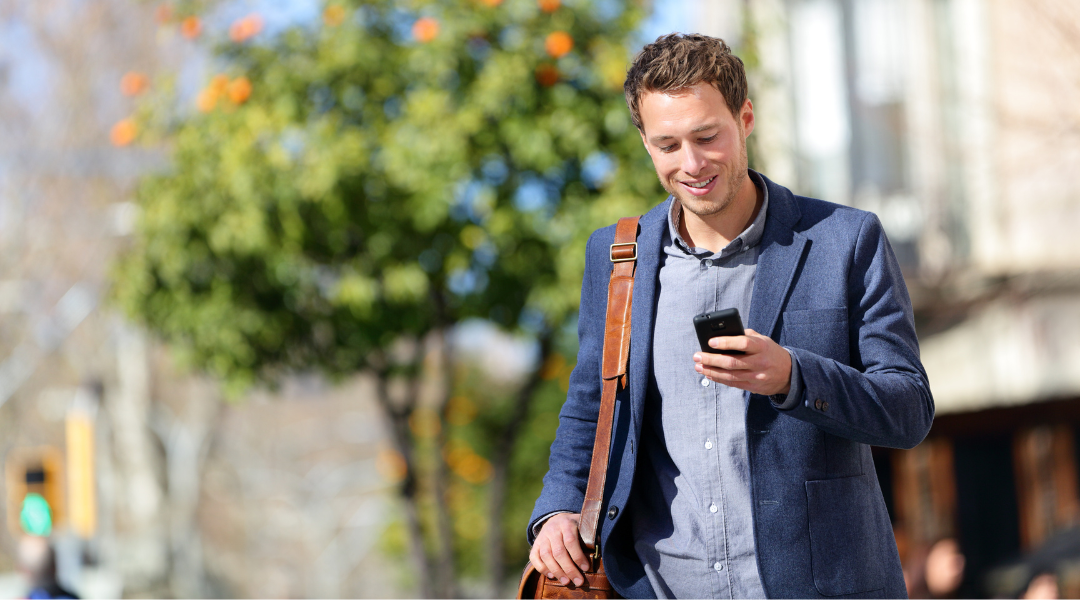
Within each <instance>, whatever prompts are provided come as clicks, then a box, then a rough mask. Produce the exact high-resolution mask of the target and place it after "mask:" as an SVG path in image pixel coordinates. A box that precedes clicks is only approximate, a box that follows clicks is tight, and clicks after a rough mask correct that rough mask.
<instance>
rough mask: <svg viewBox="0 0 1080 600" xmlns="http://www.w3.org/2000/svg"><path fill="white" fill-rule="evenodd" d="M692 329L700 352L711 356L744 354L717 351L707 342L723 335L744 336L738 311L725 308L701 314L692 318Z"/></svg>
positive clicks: (732, 351)
mask: <svg viewBox="0 0 1080 600" xmlns="http://www.w3.org/2000/svg"><path fill="white" fill-rule="evenodd" d="M694 329H695V330H697V337H698V343H699V344H701V351H702V352H712V353H713V354H746V353H745V352H743V351H742V350H717V349H716V348H713V347H711V346H709V340H710V339H712V338H714V337H720V336H723V335H744V334H745V332H744V331H743V325H742V319H741V318H740V317H739V309H737V308H725V309H723V310H714V311H712V312H707V313H701V314H700V315H698V316H696V317H694Z"/></svg>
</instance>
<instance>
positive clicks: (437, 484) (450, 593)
mask: <svg viewBox="0 0 1080 600" xmlns="http://www.w3.org/2000/svg"><path fill="white" fill-rule="evenodd" d="M435 335H436V343H437V352H438V353H439V359H440V360H439V383H440V385H439V389H438V394H439V396H438V405H437V406H436V412H437V414H438V415H439V421H440V423H441V424H442V426H440V427H439V433H438V435H436V436H435V437H436V444H435V456H434V467H433V469H434V471H433V473H432V478H433V480H434V493H435V523H436V527H437V529H438V531H439V587H440V589H439V592H440V593H441V594H442V597H443V598H458V597H460V596H461V594H459V593H458V591H457V581H456V580H455V577H454V574H455V569H454V521H453V517H451V516H450V511H449V510H448V508H447V502H446V490H447V479H448V475H449V474H448V473H447V468H446V460H444V459H443V456H442V449H443V448H445V447H446V443H447V438H446V426H445V424H446V422H447V420H446V408H447V406H448V405H449V400H450V394H451V393H452V391H453V389H454V369H453V364H452V361H451V359H450V342H449V340H448V339H447V332H446V329H440V330H439V331H437V332H436V334H435Z"/></svg>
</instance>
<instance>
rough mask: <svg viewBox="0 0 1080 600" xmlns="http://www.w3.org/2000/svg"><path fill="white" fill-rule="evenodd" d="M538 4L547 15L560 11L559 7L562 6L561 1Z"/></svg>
mask: <svg viewBox="0 0 1080 600" xmlns="http://www.w3.org/2000/svg"><path fill="white" fill-rule="evenodd" d="M537 4H539V5H540V10H542V11H544V12H546V13H553V12H555V11H557V10H559V7H560V6H562V2H561V1H560V0H538V1H537Z"/></svg>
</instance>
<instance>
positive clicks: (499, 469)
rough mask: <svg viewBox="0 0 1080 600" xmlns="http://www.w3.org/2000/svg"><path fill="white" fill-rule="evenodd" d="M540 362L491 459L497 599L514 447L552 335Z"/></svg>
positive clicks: (492, 571)
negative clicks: (504, 519) (507, 489)
mask: <svg viewBox="0 0 1080 600" xmlns="http://www.w3.org/2000/svg"><path fill="white" fill-rule="evenodd" d="M538 341H539V342H540V360H539V362H538V364H537V366H536V369H534V370H533V372H532V374H531V375H530V376H529V379H528V380H527V381H526V382H525V383H524V385H522V387H521V389H520V390H518V393H517V401H516V403H515V404H514V410H513V412H512V413H511V415H510V418H509V420H507V422H506V425H505V427H503V430H502V432H501V434H500V435H499V439H498V440H497V441H496V443H495V452H494V453H493V455H492V457H491V467H492V477H491V486H490V488H489V489H490V494H491V496H490V505H489V506H490V515H491V518H490V525H489V526H488V536H487V537H488V541H487V550H488V555H487V563H488V575H489V577H490V579H489V585H490V586H491V595H492V597H494V598H502V597H505V596H506V594H505V593H504V592H507V591H508V590H504V589H503V586H504V585H506V549H505V544H504V543H503V541H504V539H505V538H506V536H505V532H504V531H503V516H504V514H505V513H506V488H507V486H508V485H509V483H510V460H511V457H512V456H513V453H514V444H515V442H516V441H517V439H518V434H519V433H520V431H521V427H522V426H523V425H524V424H525V421H526V419H527V418H528V416H529V409H530V408H531V407H532V403H533V399H534V397H535V396H536V390H537V388H539V387H540V383H541V382H542V381H543V377H542V374H543V370H544V365H545V364H547V361H548V359H549V358H550V357H551V352H552V333H551V332H545V333H544V334H542V335H541V337H540V339H539V340H538Z"/></svg>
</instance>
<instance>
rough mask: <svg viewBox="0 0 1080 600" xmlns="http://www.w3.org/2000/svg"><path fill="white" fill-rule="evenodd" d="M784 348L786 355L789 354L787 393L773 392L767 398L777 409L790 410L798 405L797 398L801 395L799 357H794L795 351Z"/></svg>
mask: <svg viewBox="0 0 1080 600" xmlns="http://www.w3.org/2000/svg"><path fill="white" fill-rule="evenodd" d="M784 350H787V353H788V355H789V356H791V382H790V388H789V389H788V393H787V394H774V395H772V396H769V399H770V400H772V404H773V406H774V407H776V408H777V409H779V410H791V409H793V408H795V407H796V406H798V404H799V398H800V397H801V396H802V392H803V385H802V376H800V375H799V359H798V358H796V357H795V353H794V352H792V351H791V349H790V348H787V347H784Z"/></svg>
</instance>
